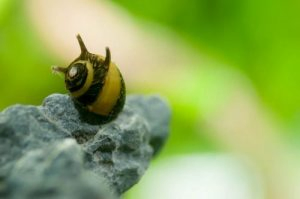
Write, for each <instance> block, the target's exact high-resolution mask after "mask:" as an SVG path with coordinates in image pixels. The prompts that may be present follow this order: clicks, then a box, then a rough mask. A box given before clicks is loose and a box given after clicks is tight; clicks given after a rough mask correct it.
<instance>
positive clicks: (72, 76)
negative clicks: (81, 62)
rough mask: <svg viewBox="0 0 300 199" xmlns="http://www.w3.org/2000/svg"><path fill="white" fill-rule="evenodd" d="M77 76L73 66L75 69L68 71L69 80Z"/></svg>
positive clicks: (76, 69) (76, 70)
mask: <svg viewBox="0 0 300 199" xmlns="http://www.w3.org/2000/svg"><path fill="white" fill-rule="evenodd" d="M77 74H78V68H77V67H76V66H75V67H72V68H71V69H70V70H69V77H70V78H74V77H76V76H77Z"/></svg>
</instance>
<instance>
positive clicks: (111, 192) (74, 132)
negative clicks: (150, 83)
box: [0, 94, 170, 199]
mask: <svg viewBox="0 0 300 199" xmlns="http://www.w3.org/2000/svg"><path fill="white" fill-rule="evenodd" d="M169 120H170V110H169V108H168V106H167V105H166V103H165V102H164V101H163V100H161V99H160V98H159V97H157V96H149V97H144V96H129V97H128V98H127V102H126V105H125V107H124V110H123V111H122V113H120V115H119V116H118V117H117V118H116V119H115V120H113V121H111V122H109V123H106V124H103V122H101V118H99V116H97V115H94V114H91V113H89V112H87V111H86V110H85V109H82V108H81V107H80V106H79V105H77V104H75V103H74V102H73V101H72V99H71V98H70V97H69V96H68V95H61V94H53V95H51V96H49V97H47V98H46V99H45V100H44V103H43V105H42V106H24V105H15V106H12V107H9V108H7V109H6V110H4V111H3V112H2V113H0V198H8V199H17V198H26V199H27V198H28V199H29V198H30V199H32V198H47V199H48V198H53V199H54V198H70V199H71V198H72V199H73V198H74V199H83V198H89V199H94V198H95V199H96V198H97V199H101V198H105V199H109V198H112V199H113V198H118V197H119V196H120V195H121V194H122V193H124V192H125V191H126V190H128V189H129V188H130V187H131V186H133V185H134V184H136V183H137V182H138V180H139V179H140V178H141V176H142V175H143V173H144V172H145V170H146V168H147V167H148V165H149V162H150V160H151V159H152V157H153V156H154V155H155V154H157V153H158V152H159V150H160V149H161V147H162V146H163V144H164V142H165V141H166V138H167V136H168V131H169V129H168V128H169Z"/></svg>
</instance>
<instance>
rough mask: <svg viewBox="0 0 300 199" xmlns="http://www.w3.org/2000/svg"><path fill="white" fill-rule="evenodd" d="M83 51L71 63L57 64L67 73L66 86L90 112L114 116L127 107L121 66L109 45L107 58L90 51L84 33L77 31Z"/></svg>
mask: <svg viewBox="0 0 300 199" xmlns="http://www.w3.org/2000/svg"><path fill="white" fill-rule="evenodd" d="M77 40H78V42H79V45H80V49H81V54H80V56H79V57H78V58H76V59H75V60H74V61H73V62H72V63H71V64H70V65H69V66H68V67H66V68H64V67H59V66H54V67H53V70H54V71H58V72H62V73H64V75H65V84H66V88H67V89H68V90H69V92H70V94H71V96H72V97H73V98H74V100H75V101H76V102H78V103H79V104H81V105H83V106H84V107H86V108H87V109H88V110H89V111H90V112H93V113H95V114H97V115H100V116H102V117H105V118H106V119H108V120H110V119H113V118H115V117H116V116H117V115H118V114H119V113H120V112H121V110H122V109H123V106H124V103H125V98H126V94H125V93H126V92H125V90H126V89H125V83H124V80H123V77H122V74H121V73H120V71H119V69H118V68H117V66H116V65H115V64H114V63H113V62H111V54H110V50H109V48H106V56H105V58H104V57H103V56H101V55H96V54H92V53H89V52H88V50H87V48H86V47H85V45H84V43H83V41H82V39H81V37H80V35H77Z"/></svg>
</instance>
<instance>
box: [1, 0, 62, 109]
mask: <svg viewBox="0 0 300 199" xmlns="http://www.w3.org/2000/svg"><path fill="white" fill-rule="evenodd" d="M23 3H24V2H23V1H17V0H12V1H5V0H1V3H0V11H1V12H0V79H1V84H0V90H1V96H2V97H1V99H0V110H2V109H3V108H5V107H6V106H8V105H11V104H14V103H25V104H28V103H30V104H32V103H33V104H40V103H41V101H42V99H43V98H44V97H46V96H47V95H49V94H50V93H52V92H57V91H59V86H58V85H53V83H54V81H53V76H52V74H51V70H50V66H51V64H53V63H54V62H53V61H51V60H52V58H51V56H50V53H49V52H47V51H46V50H45V49H47V48H46V47H45V46H43V45H42V43H41V42H40V41H39V40H38V36H37V33H36V32H35V30H34V29H33V28H32V25H31V24H30V22H29V20H28V18H27V16H26V14H25V11H24V6H23Z"/></svg>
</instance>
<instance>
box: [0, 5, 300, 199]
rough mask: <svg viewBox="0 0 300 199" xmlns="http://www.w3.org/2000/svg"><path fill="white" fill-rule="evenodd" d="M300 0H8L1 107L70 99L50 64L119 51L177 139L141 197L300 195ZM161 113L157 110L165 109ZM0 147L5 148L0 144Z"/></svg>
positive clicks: (1, 17) (129, 74)
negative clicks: (85, 53)
mask: <svg viewBox="0 0 300 199" xmlns="http://www.w3.org/2000/svg"><path fill="white" fill-rule="evenodd" d="M299 10H300V2H299V1H292V0H285V1H271V0H264V1H261V0H177V1H172V0H159V1H158V0H153V1H124V0H114V1H108V0H107V1H101V0H26V1H25V0H24V1H21V0H0V109H1V110H3V109H5V107H7V106H10V105H13V104H16V103H21V104H33V105H39V104H41V103H42V100H43V98H45V97H46V96H47V95H49V94H51V93H55V92H59V93H66V90H65V88H64V83H63V78H61V77H60V76H56V75H53V74H52V72H51V70H50V67H51V66H52V65H61V66H66V65H68V64H69V63H70V62H71V61H72V60H73V59H74V58H76V57H77V56H78V55H79V52H80V50H79V47H78V44H77V41H76V38H75V35H76V34H77V33H80V34H81V36H82V37H83V39H84V41H85V43H86V46H87V47H88V49H89V50H90V51H91V52H95V53H96V52H97V53H99V54H104V49H105V46H109V47H110V49H111V51H112V59H113V61H114V62H116V63H117V65H118V66H119V68H120V70H121V71H122V73H123V75H124V77H125V81H126V82H127V88H128V93H140V94H159V95H161V96H163V97H164V98H166V99H167V100H168V102H169V104H170V107H171V108H172V115H173V116H172V122H171V134H170V138H169V140H168V142H167V144H166V146H165V148H164V149H163V150H162V152H161V154H160V155H159V156H158V157H157V158H156V159H155V160H154V161H153V162H152V164H151V166H150V168H149V169H148V171H147V172H146V174H145V176H144V177H143V178H142V179H141V181H140V182H139V183H138V184H137V185H136V186H134V187H133V188H132V189H131V190H130V191H129V192H127V193H126V194H125V195H124V198H125V199H135V198H144V199H148V198H149V199H150V198H157V199H162V198H163V199H171V198H172V199H174V198H180V199H181V198H201V199H203V198H205V199H229V198H230V199H265V198H270V199H281V198H286V199H298V198H300V189H299V187H300V162H299V161H298V160H299V155H300V150H299V149H300V147H299V141H300V92H299V86H300V78H299V76H300V58H299V56H300V47H299V46H300V20H299V18H300V12H299ZM158 114H159V113H158ZM0 144H1V143H0Z"/></svg>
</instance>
